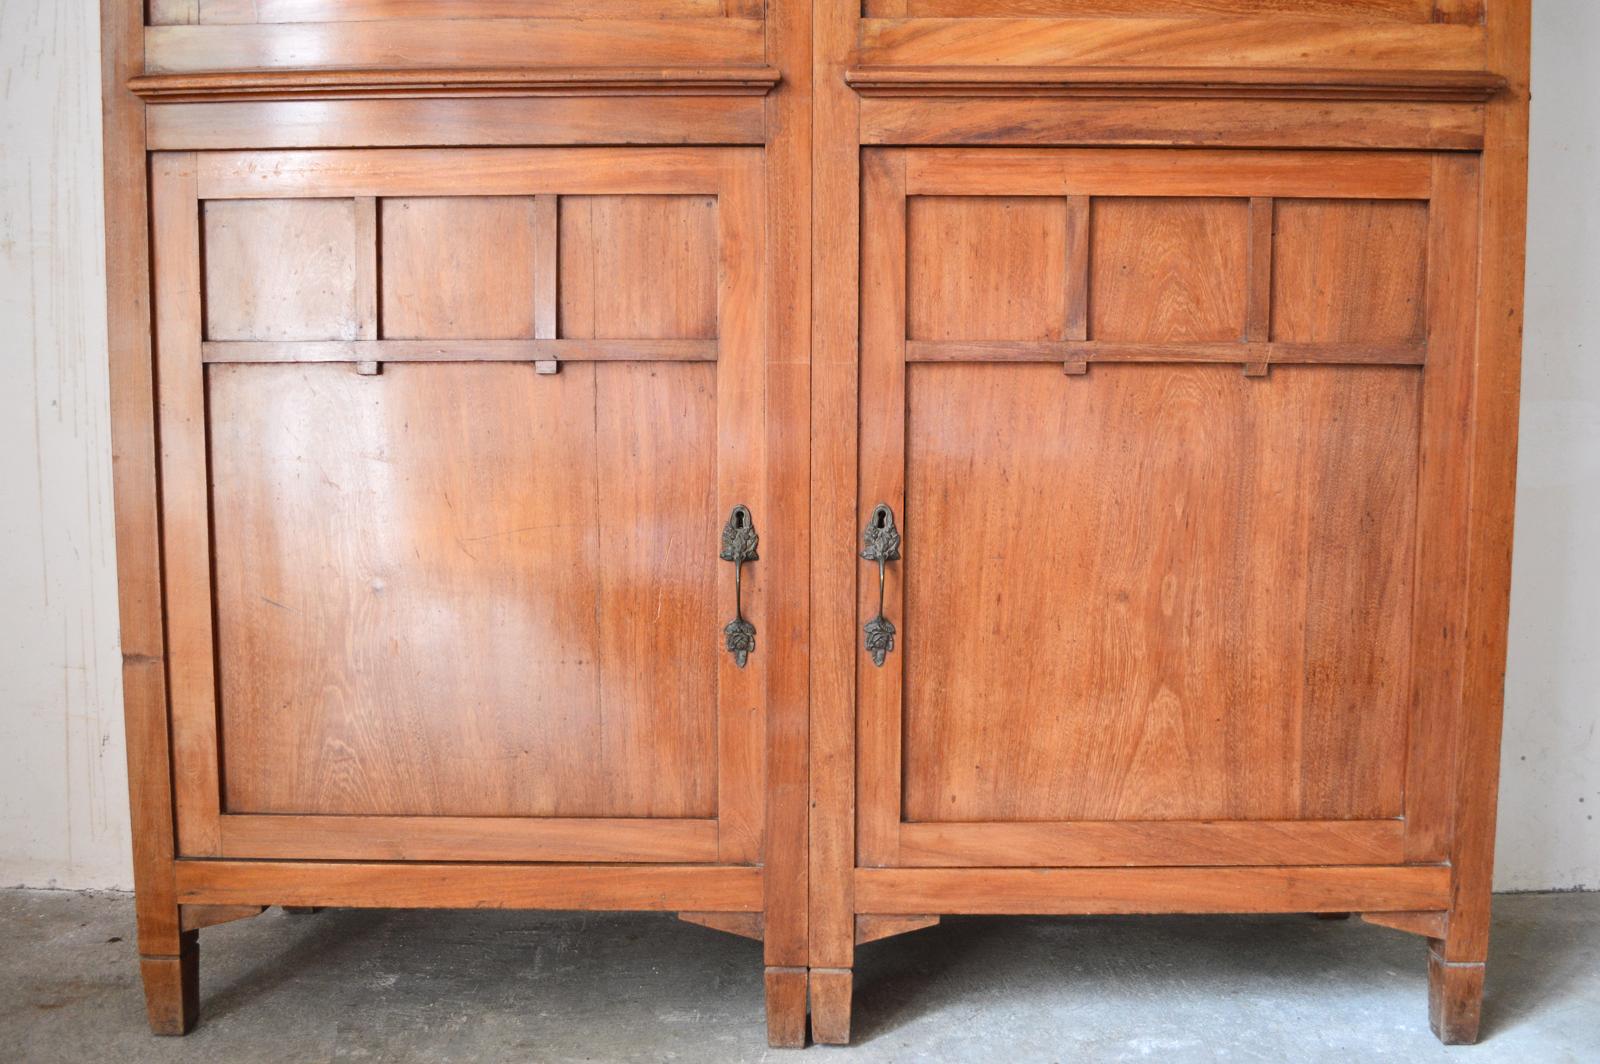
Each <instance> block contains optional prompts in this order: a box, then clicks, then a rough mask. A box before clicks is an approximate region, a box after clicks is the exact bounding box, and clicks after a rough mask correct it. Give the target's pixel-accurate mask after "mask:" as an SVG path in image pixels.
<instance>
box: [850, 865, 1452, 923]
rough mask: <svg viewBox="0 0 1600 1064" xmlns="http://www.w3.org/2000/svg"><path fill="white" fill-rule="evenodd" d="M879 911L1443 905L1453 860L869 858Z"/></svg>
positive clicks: (866, 884)
mask: <svg viewBox="0 0 1600 1064" xmlns="http://www.w3.org/2000/svg"><path fill="white" fill-rule="evenodd" d="M855 878H856V884H855V889H856V898H857V904H859V905H860V907H861V908H862V909H863V910H870V911H872V912H878V913H907V914H911V913H915V912H942V913H972V914H1012V915H1030V914H1049V913H1061V914H1077V915H1118V914H1142V913H1179V912H1181V913H1276V912H1283V913H1311V912H1349V911H1351V910H1352V909H1361V908H1363V907H1364V908H1365V909H1366V911H1368V912H1378V911H1382V910H1406V911H1409V910H1413V909H1427V908H1436V907H1438V906H1439V905H1440V904H1441V903H1442V902H1443V901H1444V899H1445V898H1446V897H1448V894H1449V880H1450V870H1449V869H1448V868H1444V867H1442V866H1413V867H1399V868H1382V867H1380V868H1322V867H1310V868H1308V867H1284V868H1052V869H1042V868H1041V869H1006V868H986V869H976V868H971V869H968V868H910V869H898V868H863V869H860V870H858V871H857V872H856V877H855Z"/></svg>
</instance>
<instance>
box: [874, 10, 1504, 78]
mask: <svg viewBox="0 0 1600 1064" xmlns="http://www.w3.org/2000/svg"><path fill="white" fill-rule="evenodd" d="M1152 59H1158V60H1159V61H1160V63H1162V64H1163V65H1168V66H1173V67H1180V68H1181V67H1197V66H1204V67H1246V68H1256V67H1259V68H1266V69H1275V68H1283V67H1294V66H1301V65H1304V66H1305V67H1306V68H1308V69H1323V70H1327V69H1333V70H1357V69H1371V68H1386V67H1392V66H1394V64H1395V63H1396V62H1397V60H1398V61H1403V62H1405V63H1406V64H1407V65H1408V66H1410V67H1413V68H1416V69H1423V70H1442V71H1457V70H1483V69H1486V68H1487V36H1486V34H1485V32H1484V28H1483V26H1481V25H1452V24H1440V23H1425V24H1416V23H1404V22H1363V21H1356V20H1349V19H1336V18H1315V17H1312V18H1303V17H1296V16H1292V15H1286V14H1282V13H1277V14H1272V15H1256V16H1235V17H1221V18H1204V19H1197V18H1184V17H1149V18H1127V17H1115V16H1113V17H1109V18H1107V17H1095V16H1084V17H1077V18H1074V17H1070V16H1069V17H1058V18H1026V17H1024V18H1008V17H997V18H914V19H893V18H868V19H863V20H862V21H861V25H860V47H859V48H858V50H857V56H856V64H857V65H858V66H862V67H889V66H896V67H918V66H932V65H941V64H961V65H965V66H986V65H990V64H995V65H999V64H1012V65H1016V66H1062V67H1075V66H1091V65H1092V66H1112V67H1118V66H1122V67H1126V66H1140V65H1145V64H1148V63H1150V62H1151V61H1152Z"/></svg>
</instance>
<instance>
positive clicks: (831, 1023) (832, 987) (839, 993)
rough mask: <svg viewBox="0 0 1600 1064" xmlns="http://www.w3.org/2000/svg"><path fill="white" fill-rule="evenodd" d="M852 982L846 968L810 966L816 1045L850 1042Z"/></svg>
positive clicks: (812, 1022)
mask: <svg viewBox="0 0 1600 1064" xmlns="http://www.w3.org/2000/svg"><path fill="white" fill-rule="evenodd" d="M853 983H854V973H853V972H851V970H850V969H849V968H813V969H811V1038H812V1040H813V1041H815V1042H817V1043H818V1044H819V1045H828V1046H846V1045H849V1044H850V997H851V993H852V990H853Z"/></svg>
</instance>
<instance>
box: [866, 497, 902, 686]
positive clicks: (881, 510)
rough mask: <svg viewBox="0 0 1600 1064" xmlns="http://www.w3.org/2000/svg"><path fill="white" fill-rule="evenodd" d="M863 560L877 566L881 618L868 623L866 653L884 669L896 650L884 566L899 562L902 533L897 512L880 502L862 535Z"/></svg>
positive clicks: (878, 616)
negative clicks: (886, 608)
mask: <svg viewBox="0 0 1600 1064" xmlns="http://www.w3.org/2000/svg"><path fill="white" fill-rule="evenodd" d="M861 557H862V558H863V559H864V560H866V561H869V562H877V563H878V615H877V616H876V617H874V618H872V620H870V621H868V622H867V623H866V626H865V628H864V629H863V631H865V632H866V647H867V653H869V654H871V655H872V663H873V664H874V665H876V666H878V668H880V669H881V668H883V662H884V659H885V658H887V657H888V656H889V652H890V651H892V650H893V649H894V622H893V621H891V620H889V618H887V617H885V616H884V615H883V587H884V566H885V565H887V564H888V563H889V562H894V561H899V560H900V530H899V529H898V528H896V527H895V526H894V511H893V510H891V509H889V504H888V503H879V504H878V507H877V509H875V510H873V511H872V517H871V519H869V520H868V521H867V527H866V530H865V531H863V532H862V533H861Z"/></svg>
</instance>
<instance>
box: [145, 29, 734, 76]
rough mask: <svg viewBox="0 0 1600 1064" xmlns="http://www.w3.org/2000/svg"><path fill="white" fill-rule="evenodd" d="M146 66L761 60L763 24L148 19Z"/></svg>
mask: <svg viewBox="0 0 1600 1064" xmlns="http://www.w3.org/2000/svg"><path fill="white" fill-rule="evenodd" d="M144 40H145V47H144V60H145V73H148V74H176V73H194V72H198V71H216V70H267V69H305V68H321V69H325V70H348V69H355V68H366V69H370V70H395V69H399V68H401V67H408V66H432V67H438V68H462V69H481V68H486V67H520V66H523V65H525V64H526V63H527V62H528V60H529V59H530V58H536V59H537V60H538V62H539V63H540V64H541V65H545V66H551V67H594V66H604V65H606V64H608V63H615V62H617V61H618V59H619V58H622V57H626V62H628V63H629V64H630V65H635V66H640V67H654V66H682V67H701V66H719V65H729V66H761V65H762V64H763V63H765V61H766V55H765V52H766V47H765V40H764V35H763V25H762V22H761V21H760V20H758V19H731V18H720V17H719V18H668V19H663V18H635V19H585V18H568V19H556V18H504V19H463V18H431V19H430V18H406V19H384V20H382V21H375V22H286V23H276V24H270V25H269V24H259V23H257V24H238V25H201V26H151V27H150V28H148V29H147V30H146V31H145V37H144Z"/></svg>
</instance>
